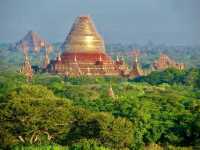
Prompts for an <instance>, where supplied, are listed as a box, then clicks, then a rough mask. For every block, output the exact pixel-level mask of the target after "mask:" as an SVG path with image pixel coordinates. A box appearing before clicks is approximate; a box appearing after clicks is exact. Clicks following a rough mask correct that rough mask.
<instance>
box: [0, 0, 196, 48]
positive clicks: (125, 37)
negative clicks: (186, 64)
mask: <svg viewBox="0 0 200 150" xmlns="http://www.w3.org/2000/svg"><path fill="white" fill-rule="evenodd" d="M80 15H91V16H92V18H93V20H94V22H95V24H96V26H97V29H98V31H99V32H100V33H101V34H102V36H103V37H104V39H105V42H106V43H118V42H121V43H142V44H143V43H146V42H148V41H153V42H155V43H165V44H173V45H194V44H200V0H0V43H1V42H16V41H18V40H20V39H21V38H22V37H23V36H24V35H25V34H26V32H27V31H28V30H33V31H36V32H38V33H40V35H41V36H42V37H44V38H46V39H47V40H49V41H51V42H63V41H64V39H65V37H66V36H67V33H68V32H69V30H70V27H71V25H72V23H73V21H74V20H75V18H76V17H77V16H80Z"/></svg>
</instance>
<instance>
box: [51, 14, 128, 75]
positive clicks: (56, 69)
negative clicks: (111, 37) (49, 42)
mask: <svg viewBox="0 0 200 150" xmlns="http://www.w3.org/2000/svg"><path fill="white" fill-rule="evenodd" d="M62 48H63V49H64V52H63V53H62V55H61V56H59V57H57V59H56V60H53V61H51V63H50V66H49V68H50V70H49V71H50V72H53V73H58V74H63V75H65V76H118V75H121V74H123V72H124V68H125V67H124V63H123V62H122V61H117V62H115V61H113V60H112V58H111V57H110V56H109V55H107V53H106V51H105V45H104V41H103V39H102V37H101V36H100V34H99V33H98V32H97V30H96V28H95V25H94V23H93V22H92V19H91V18H90V17H89V16H80V17H78V18H77V19H76V20H75V23H74V24H73V26H72V28H71V30H70V32H69V34H68V36H67V38H66V40H65V42H64V43H63V45H62ZM125 69H126V68H125Z"/></svg>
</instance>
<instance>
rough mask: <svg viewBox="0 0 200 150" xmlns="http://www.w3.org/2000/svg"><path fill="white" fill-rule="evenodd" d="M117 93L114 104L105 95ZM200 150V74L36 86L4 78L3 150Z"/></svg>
mask: <svg viewBox="0 0 200 150" xmlns="http://www.w3.org/2000/svg"><path fill="white" fill-rule="evenodd" d="M111 86H112V89H113V92H114V97H110V96H109V94H108V91H109V88H110V87H111ZM23 148H24V149H36V148H37V149H59V150H60V149H66V150H67V149H68V150H89V149H91V150H113V149H114V150H128V149H130V150H142V149H145V150H164V149H165V150H192V149H197V150H198V149H200V69H188V70H185V71H178V70H174V69H168V70H165V71H163V72H152V73H151V74H150V75H148V76H146V77H140V78H136V79H129V80H128V79H124V78H119V77H105V78H101V77H93V78H92V77H79V78H66V77H62V76H58V75H50V74H36V75H34V77H33V79H32V81H30V82H27V80H26V78H25V77H24V76H23V75H21V74H18V73H16V72H14V71H8V70H7V71H5V70H4V71H1V72H0V149H14V150H19V149H23Z"/></svg>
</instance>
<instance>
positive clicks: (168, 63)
mask: <svg viewBox="0 0 200 150" xmlns="http://www.w3.org/2000/svg"><path fill="white" fill-rule="evenodd" d="M153 67H154V68H155V70H165V69H167V68H176V69H179V70H183V69H185V64H183V63H177V62H176V61H175V60H173V59H171V58H170V57H169V56H167V55H166V54H162V53H161V54H160V57H159V59H158V60H155V61H154V63H153Z"/></svg>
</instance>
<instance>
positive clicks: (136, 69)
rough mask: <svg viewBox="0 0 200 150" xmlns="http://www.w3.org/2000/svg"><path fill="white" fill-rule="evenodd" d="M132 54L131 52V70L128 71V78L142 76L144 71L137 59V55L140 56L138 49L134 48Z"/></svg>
mask: <svg viewBox="0 0 200 150" xmlns="http://www.w3.org/2000/svg"><path fill="white" fill-rule="evenodd" d="M132 54H133V58H134V61H133V66H132V70H131V71H130V73H129V78H135V77H140V76H143V75H144V71H143V70H142V68H141V67H140V63H139V61H138V57H139V56H140V52H139V50H134V51H133V53H132Z"/></svg>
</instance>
